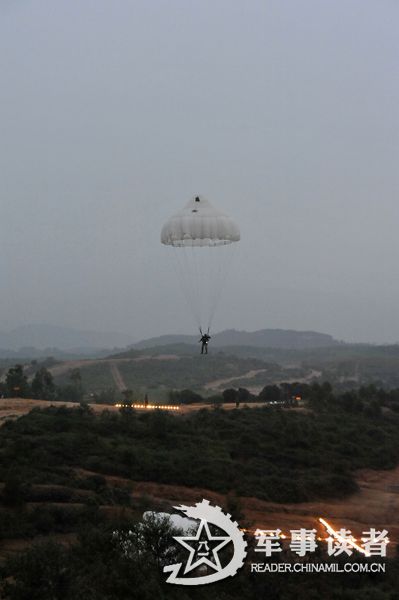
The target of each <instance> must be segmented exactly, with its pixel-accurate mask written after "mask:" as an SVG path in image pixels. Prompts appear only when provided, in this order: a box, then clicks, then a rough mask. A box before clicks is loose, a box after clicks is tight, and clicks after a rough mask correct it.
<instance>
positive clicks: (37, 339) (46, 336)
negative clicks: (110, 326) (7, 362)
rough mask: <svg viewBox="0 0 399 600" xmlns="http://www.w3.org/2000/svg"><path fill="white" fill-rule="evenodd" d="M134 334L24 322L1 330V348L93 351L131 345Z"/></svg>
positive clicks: (84, 352)
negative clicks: (27, 323) (13, 327)
mask: <svg viewBox="0 0 399 600" xmlns="http://www.w3.org/2000/svg"><path fill="white" fill-rule="evenodd" d="M133 341H134V340H133V336H131V335H127V334H125V333H116V332H99V331H85V330H79V329H73V328H71V327H59V326H56V325H48V324H46V323H41V324H36V325H21V326H20V327H16V328H15V329H12V330H11V331H6V332H5V331H0V348H4V349H7V350H12V351H18V350H20V348H26V349H27V348H30V349H31V350H32V349H33V348H34V349H37V350H44V349H47V348H49V349H51V348H53V349H54V348H57V349H59V350H64V351H66V350H67V351H69V352H74V353H77V352H79V353H82V354H89V353H90V352H92V351H93V350H99V349H103V348H108V349H109V348H115V347H118V348H121V347H122V348H123V347H126V346H127V345H131V344H132V342H133Z"/></svg>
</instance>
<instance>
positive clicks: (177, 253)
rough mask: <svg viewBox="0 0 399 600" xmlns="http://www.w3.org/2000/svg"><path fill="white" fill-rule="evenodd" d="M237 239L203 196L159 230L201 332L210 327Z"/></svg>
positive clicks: (224, 217)
mask: <svg viewBox="0 0 399 600" xmlns="http://www.w3.org/2000/svg"><path fill="white" fill-rule="evenodd" d="M239 240H240V230H239V228H238V227H237V225H236V224H235V223H234V221H233V220H232V219H231V218H230V217H229V216H227V215H226V214H224V213H222V212H220V211H219V210H217V209H216V208H214V207H213V206H212V205H211V204H210V202H208V200H206V199H205V198H203V197H202V196H196V197H195V198H193V199H192V200H190V202H189V203H188V204H187V206H185V207H184V208H183V210H181V211H180V212H178V213H176V214H175V215H173V216H172V217H171V218H170V219H169V220H168V221H167V222H166V223H165V225H164V226H163V228H162V232H161V242H162V244H164V245H166V246H169V247H171V248H173V254H174V257H173V258H174V262H175V264H176V269H177V274H178V277H179V279H180V283H181V286H182V288H183V292H184V294H185V296H186V300H187V302H188V304H189V306H190V309H191V311H192V313H193V316H194V317H195V320H196V321H197V325H198V327H199V328H200V329H202V330H206V329H207V330H209V329H210V327H211V324H212V320H213V317H214V314H215V311H216V308H217V305H218V303H219V300H220V296H221V291H222V288H223V284H224V282H225V278H226V275H227V272H228V268H229V266H230V263H231V260H232V258H233V255H234V247H235V246H236V244H235V242H238V241H239Z"/></svg>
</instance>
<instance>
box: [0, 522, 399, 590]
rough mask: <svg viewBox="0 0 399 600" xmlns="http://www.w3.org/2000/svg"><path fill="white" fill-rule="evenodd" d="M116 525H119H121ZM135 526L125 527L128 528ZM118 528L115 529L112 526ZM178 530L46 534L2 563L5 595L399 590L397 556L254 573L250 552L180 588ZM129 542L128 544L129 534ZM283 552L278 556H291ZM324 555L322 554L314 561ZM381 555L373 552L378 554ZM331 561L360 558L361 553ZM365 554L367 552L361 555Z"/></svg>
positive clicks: (159, 526)
mask: <svg viewBox="0 0 399 600" xmlns="http://www.w3.org/2000/svg"><path fill="white" fill-rule="evenodd" d="M116 528H117V529H116ZM128 529H129V530H130V534H128V535H127V530H128ZM116 531H117V532H118V535H115V532H116ZM177 533H178V532H177V531H176V530H173V529H171V528H170V526H169V525H168V524H167V523H165V521H163V522H162V521H158V522H157V521H152V522H149V523H147V524H146V523H144V525H136V526H135V525H133V526H131V524H130V526H129V524H128V523H122V522H119V523H113V524H108V526H107V527H104V526H94V527H91V528H89V527H87V528H86V529H85V530H84V531H82V532H81V533H80V535H79V537H78V540H77V541H76V542H75V543H73V544H71V545H66V544H63V545H62V544H60V543H57V542H55V541H47V542H45V543H39V544H35V545H33V546H32V547H31V548H29V549H27V550H25V551H24V552H22V553H20V554H19V555H17V556H13V557H10V558H8V559H7V560H6V561H5V562H4V564H3V565H2V567H1V570H0V575H1V576H2V583H0V588H1V587H2V595H1V597H2V598H4V599H5V600H78V599H80V598H85V599H86V598H87V599H90V600H133V599H135V598H140V600H153V599H154V598H157V599H159V600H173V599H175V600H186V599H190V598H192V599H193V600H203V598H204V597H206V598H207V599H208V600H229V599H234V598H237V599H238V598H239V599H240V600H254V599H255V598H271V599H272V600H273V599H274V600H278V599H279V600H298V599H301V598H307V599H310V600H312V599H319V598H323V600H341V599H344V600H345V599H346V600H350V599H355V598H359V599H360V598H362V599H364V598H366V599H368V600H393V599H394V598H397V592H396V589H397V579H398V577H399V561H398V559H397V558H396V559H390V560H388V561H384V562H386V563H387V565H386V569H387V571H386V574H383V573H381V574H365V573H362V574H358V573H343V574H334V575H331V574H315V575H312V574H303V575H301V574H294V575H289V574H275V573H264V574H255V573H250V562H251V561H252V560H254V561H255V562H258V561H259V557H258V556H255V555H254V554H252V555H251V554H249V555H248V557H247V562H246V564H245V566H244V567H243V569H241V570H240V571H239V573H238V574H237V575H236V576H234V577H233V578H231V577H228V578H227V579H226V580H223V581H220V582H218V583H216V584H212V585H207V586H206V587H205V588H204V586H198V587H195V588H183V587H182V586H174V585H171V584H167V583H166V582H165V579H166V576H165V575H164V574H163V572H162V571H163V566H164V565H165V564H176V563H177V562H182V559H183V561H184V560H187V557H183V556H182V551H181V549H180V551H179V549H178V548H175V547H173V546H172V545H171V544H173V540H172V536H173V535H176V534H177ZM126 541H127V544H126V543H125V544H123V542H126ZM287 560H289V553H288V552H284V553H283V554H282V555H281V556H279V557H278V558H277V559H273V562H286V561H287ZM319 561H321V562H325V561H326V558H325V557H323V556H321V555H318V556H314V558H312V562H319ZM377 561H378V559H377V560H376V558H375V557H374V559H368V562H377ZM333 562H338V563H341V568H343V565H342V563H343V562H362V559H361V558H360V557H352V558H351V559H347V558H346V559H339V558H338V559H337V558H334V559H333ZM364 562H367V559H365V560H364Z"/></svg>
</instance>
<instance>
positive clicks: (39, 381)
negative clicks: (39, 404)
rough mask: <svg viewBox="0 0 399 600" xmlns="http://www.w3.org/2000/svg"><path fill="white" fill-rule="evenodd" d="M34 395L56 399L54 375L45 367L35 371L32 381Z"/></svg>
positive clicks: (35, 396)
mask: <svg viewBox="0 0 399 600" xmlns="http://www.w3.org/2000/svg"><path fill="white" fill-rule="evenodd" d="M32 396H33V397H34V398H41V399H42V400H54V399H55V397H56V387H55V384H54V381H53V376H52V374H51V373H50V371H48V370H47V369H46V368H45V367H42V368H41V369H39V370H38V371H36V373H35V376H34V378H33V381H32Z"/></svg>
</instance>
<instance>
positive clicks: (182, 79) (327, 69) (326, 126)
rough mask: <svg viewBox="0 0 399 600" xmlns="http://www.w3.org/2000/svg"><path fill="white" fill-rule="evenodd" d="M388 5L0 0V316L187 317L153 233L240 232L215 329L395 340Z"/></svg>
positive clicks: (179, 326) (396, 49) (392, 24)
mask: <svg viewBox="0 0 399 600" xmlns="http://www.w3.org/2000/svg"><path fill="white" fill-rule="evenodd" d="M398 16H399V5H398V3H396V2H393V1H392V0H383V1H382V2H379V3H376V2H372V1H371V0H362V1H360V0H356V1H355V0H347V2H345V3H325V2H321V1H320V0H304V1H303V2H301V3H296V2H294V1H293V0H287V1H286V2H281V1H277V0H272V1H269V2H268V3H264V2H261V1H257V0H253V1H251V2H250V3H245V4H244V3H242V2H238V1H236V0H232V1H231V0H229V1H227V0H220V1H219V2H217V3H215V2H210V1H209V0H204V1H203V2H201V3H195V2H192V3H187V2H184V1H183V0H179V1H177V0H169V1H168V2H163V1H158V0H157V1H153V2H144V1H134V2H128V1H127V0H121V1H120V2H118V3H117V4H114V3H109V2H106V1H105V0H96V2H94V1H93V0H82V1H81V2H79V3H78V5H73V4H71V3H69V2H67V1H66V0H59V1H58V2H56V3H54V2H50V0H36V1H35V2H33V0H22V1H19V2H11V1H9V0H7V1H3V2H2V3H1V4H0V49H1V53H0V54H1V58H0V61H1V72H2V86H1V88H0V102H1V113H0V114H1V116H0V127H1V134H2V135H1V138H2V144H1V146H0V162H1V171H2V177H1V182H0V194H1V199H2V219H1V224H0V235H1V243H2V249H3V251H2V253H1V257H0V273H1V281H2V283H3V290H2V310H1V318H0V330H1V331H6V330H10V329H12V328H14V327H17V326H19V325H24V324H31V323H49V324H52V325H59V326H67V327H73V328H75V329H85V330H93V331H99V332H101V331H115V332H122V333H127V334H129V335H132V337H133V338H134V339H135V340H139V339H142V338H147V337H152V336H158V335H162V334H168V333H174V332H176V333H186V334H190V332H193V333H195V332H196V325H195V323H194V322H193V320H192V318H191V315H190V313H189V311H188V310H187V308H186V305H185V301H184V298H183V295H182V293H181V290H180V288H179V285H178V283H177V280H176V276H175V271H174V268H173V265H171V263H170V261H169V256H168V255H167V253H166V252H165V248H164V247H163V246H162V245H161V244H160V241H159V235H160V230H161V227H162V225H163V223H164V222H165V221H166V219H167V218H168V217H169V216H170V215H171V214H173V213H174V212H176V211H177V210H179V209H180V208H181V207H182V206H183V205H184V204H185V203H186V202H187V201H188V200H189V199H190V197H191V196H193V195H196V194H201V193H202V194H204V195H205V196H206V197H207V198H208V199H209V200H210V201H211V202H212V203H214V204H215V206H217V207H218V208H220V209H221V210H223V211H225V212H227V213H229V214H230V215H231V216H232V217H233V218H234V219H235V220H236V221H237V222H238V224H239V225H240V228H241V234H242V240H241V242H240V248H239V251H238V253H237V257H236V260H235V263H234V265H233V270H232V272H231V275H230V278H229V280H228V283H227V285H226V289H225V293H224V296H223V298H224V301H223V302H222V303H221V305H220V307H219V310H218V313H217V315H216V318H215V321H214V330H215V331H222V330H224V329H238V330H248V331H250V330H257V329H295V330H313V331H318V332H322V333H327V334H331V335H333V337H335V338H336V339H339V340H344V341H355V342H370V343H375V342H377V343H384V342H386V343H392V342H397V341H398V340H399V319H398V318H397V316H398V315H397V312H398V308H397V306H398V300H399V278H398V270H399V267H398V265H397V262H398V261H397V254H398V251H399V241H398V235H397V229H398V227H397V224H398V222H399V202H398V191H399V169H398V158H399V108H398V107H399V78H398V58H399V39H398V35H397V23H398Z"/></svg>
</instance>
